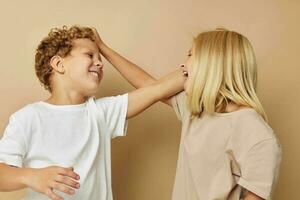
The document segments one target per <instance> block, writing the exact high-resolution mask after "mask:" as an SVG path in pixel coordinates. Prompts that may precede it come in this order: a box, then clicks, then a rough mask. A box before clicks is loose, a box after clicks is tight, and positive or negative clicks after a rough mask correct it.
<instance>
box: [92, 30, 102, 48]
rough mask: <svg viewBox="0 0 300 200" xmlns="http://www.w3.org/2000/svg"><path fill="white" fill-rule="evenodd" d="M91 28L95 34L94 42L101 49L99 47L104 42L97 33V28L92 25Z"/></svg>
mask: <svg viewBox="0 0 300 200" xmlns="http://www.w3.org/2000/svg"><path fill="white" fill-rule="evenodd" d="M92 30H93V33H94V35H95V42H96V44H97V45H98V47H99V48H100V50H101V47H102V45H103V44H104V42H103V41H102V39H101V38H100V35H99V33H98V31H97V29H96V28H94V27H92Z"/></svg>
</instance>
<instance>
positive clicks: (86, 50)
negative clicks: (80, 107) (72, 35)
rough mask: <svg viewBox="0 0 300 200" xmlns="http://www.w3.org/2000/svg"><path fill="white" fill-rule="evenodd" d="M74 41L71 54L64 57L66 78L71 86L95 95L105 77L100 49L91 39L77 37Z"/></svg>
mask: <svg viewBox="0 0 300 200" xmlns="http://www.w3.org/2000/svg"><path fill="white" fill-rule="evenodd" d="M73 42H74V46H73V48H72V50H71V52H70V54H69V55H68V56H66V57H65V58H63V65H64V67H65V70H66V71H65V74H64V75H65V78H66V79H65V80H66V82H67V85H68V86H70V88H72V89H76V90H81V91H82V92H84V93H88V94H89V96H90V95H93V94H95V93H96V92H97V90H98V87H99V85H100V81H101V79H102V77H103V71H102V69H103V63H102V60H101V57H100V53H99V49H98V47H97V45H96V44H95V43H94V42H93V41H91V40H90V39H86V38H83V39H75V40H74V41H73Z"/></svg>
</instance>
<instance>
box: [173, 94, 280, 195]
mask: <svg viewBox="0 0 300 200" xmlns="http://www.w3.org/2000/svg"><path fill="white" fill-rule="evenodd" d="M172 106H173V108H174V110H175V112H176V114H177V116H178V118H179V119H180V120H181V121H182V134H181V141H180V149H179V158H178V165H177V172H176V178H175V184H174V189H173V197H172V200H221V199H229V200H238V199H242V198H241V196H242V195H241V193H242V192H241V191H242V189H243V188H245V189H247V190H249V191H251V192H253V193H255V194H256V195H258V196H260V197H262V198H264V199H271V194H272V190H273V188H274V185H275V182H276V179H277V176H278V170H279V164H280V160H281V148H280V146H279V143H278V141H277V139H276V137H275V135H274V134H273V131H272V129H271V128H270V127H269V126H268V124H266V123H265V122H264V120H263V119H262V118H261V117H260V115H259V114H257V113H256V111H255V110H253V109H250V108H249V109H248V108H247V109H241V110H238V111H235V112H231V113H216V114H215V115H208V114H205V113H203V114H202V116H201V117H200V118H196V119H190V117H189V116H190V114H189V112H188V109H187V105H186V95H185V93H183V92H182V93H180V94H178V95H176V96H174V97H173V98H172Z"/></svg>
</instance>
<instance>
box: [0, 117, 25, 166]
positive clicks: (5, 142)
mask: <svg viewBox="0 0 300 200" xmlns="http://www.w3.org/2000/svg"><path fill="white" fill-rule="evenodd" d="M23 131H24V130H23V129H22V127H21V124H20V123H19V122H18V121H17V120H16V119H15V118H14V117H10V119H9V124H8V125H7V127H6V129H5V131H4V134H3V136H2V138H1V140H0V163H5V164H7V165H12V166H16V167H22V166H23V158H24V156H25V152H26V145H25V140H24V134H23Z"/></svg>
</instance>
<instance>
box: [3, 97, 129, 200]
mask: <svg viewBox="0 0 300 200" xmlns="http://www.w3.org/2000/svg"><path fill="white" fill-rule="evenodd" d="M127 107H128V95H127V94H124V95H120V96H116V97H105V98H101V99H94V98H92V97H91V98H89V99H88V100H87V101H86V102H85V103H83V104H78V105H61V106H60V105H53V104H49V103H46V102H42V101H40V102H36V103H33V104H29V105H27V106H25V107H24V108H22V109H21V110H19V111H17V112H16V113H14V114H13V115H12V116H11V117H10V120H9V124H8V126H7V127H6V129H5V132H4V135H3V137H2V139H1V140H0V162H4V163H6V164H8V165H13V166H17V167H29V168H43V167H48V166H53V165H55V166H61V167H71V166H73V167H74V171H75V172H76V173H78V174H79V175H80V188H79V189H78V190H76V192H75V195H67V194H64V193H62V192H59V191H55V192H57V193H58V194H60V195H62V197H63V198H64V199H66V200H112V199H113V197H112V190H111V150H110V146H111V142H110V140H111V138H114V137H117V136H124V135H125V134H126V127H127V124H126V114H127ZM46 199H49V198H48V197H47V196H46V195H44V194H41V193H37V192H35V191H33V190H32V189H28V195H27V196H26V197H25V200H46Z"/></svg>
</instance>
